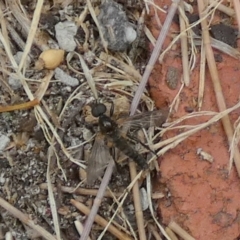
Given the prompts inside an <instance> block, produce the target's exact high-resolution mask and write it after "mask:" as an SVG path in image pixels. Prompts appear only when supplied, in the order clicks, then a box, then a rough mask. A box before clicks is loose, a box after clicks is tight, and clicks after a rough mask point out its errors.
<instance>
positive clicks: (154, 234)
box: [148, 223, 162, 240]
mask: <svg viewBox="0 0 240 240" xmlns="http://www.w3.org/2000/svg"><path fill="white" fill-rule="evenodd" d="M148 229H149V232H150V233H151V234H152V235H153V236H154V238H155V239H156V240H162V238H161V237H160V235H159V233H158V232H157V230H156V228H155V227H154V226H153V225H152V224H151V223H149V224H148Z"/></svg>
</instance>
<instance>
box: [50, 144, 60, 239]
mask: <svg viewBox="0 0 240 240" xmlns="http://www.w3.org/2000/svg"><path fill="white" fill-rule="evenodd" d="M53 157H54V155H53V149H52V148H51V146H50V147H49V148H48V153H47V158H48V167H47V185H48V197H49V203H50V208H51V213H52V219H53V225H54V230H55V233H56V237H57V239H58V240H61V234H60V226H59V220H58V212H57V206H56V201H55V199H54V194H53V187H52V184H51V182H52V181H51V177H50V172H51V169H50V166H51V165H52V164H51V161H52V158H53Z"/></svg>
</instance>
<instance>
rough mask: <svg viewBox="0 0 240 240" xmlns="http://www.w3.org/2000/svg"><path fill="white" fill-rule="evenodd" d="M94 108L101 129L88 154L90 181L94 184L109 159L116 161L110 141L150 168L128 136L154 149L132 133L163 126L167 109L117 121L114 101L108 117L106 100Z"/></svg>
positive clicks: (142, 167)
mask: <svg viewBox="0 0 240 240" xmlns="http://www.w3.org/2000/svg"><path fill="white" fill-rule="evenodd" d="M91 108H92V116H93V117H96V118H98V126H99V128H100V132H99V134H98V133H97V134H96V137H95V141H94V144H93V146H92V148H91V153H90V155H89V159H88V166H87V183H88V184H92V183H93V182H94V181H95V180H96V179H97V178H98V177H100V176H101V175H102V173H103V171H104V169H105V168H106V166H107V165H108V163H109V161H111V160H113V158H112V156H111V154H110V151H109V147H108V144H107V143H111V144H112V145H113V146H114V147H115V148H117V149H119V150H120V151H121V152H122V153H124V154H125V155H126V156H128V157H129V158H131V159H132V160H133V161H135V162H136V163H137V164H138V166H139V167H140V168H141V169H146V168H148V164H147V161H146V159H145V158H144V157H143V156H142V155H141V154H140V153H138V152H137V151H136V150H135V149H134V148H133V147H132V146H131V144H130V141H129V140H128V138H126V137H125V136H127V135H129V137H130V139H132V140H134V139H135V141H137V142H139V143H140V144H141V145H142V146H144V147H145V148H146V149H148V150H149V151H151V149H150V148H148V146H146V145H144V144H143V143H142V142H141V141H139V140H138V139H137V138H136V137H135V136H134V134H129V133H134V132H136V131H137V130H139V129H141V128H148V127H150V126H161V125H162V124H163V123H164V122H165V121H166V119H167V116H168V111H166V110H155V111H149V112H145V113H140V114H136V115H134V116H127V117H120V118H118V119H117V120H116V121H114V120H113V119H112V116H113V103H112V106H111V109H110V114H109V116H108V115H106V112H107V107H106V106H105V104H103V103H94V104H93V105H92V106H91ZM125 129H128V131H124V130H125ZM153 153H154V152H153Z"/></svg>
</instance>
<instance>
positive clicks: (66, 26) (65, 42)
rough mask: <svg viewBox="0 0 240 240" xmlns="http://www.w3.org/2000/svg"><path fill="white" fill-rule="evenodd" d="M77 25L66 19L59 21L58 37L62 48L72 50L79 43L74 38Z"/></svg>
mask: <svg viewBox="0 0 240 240" xmlns="http://www.w3.org/2000/svg"><path fill="white" fill-rule="evenodd" d="M77 29H78V28H77V26H76V25H75V23H74V22H70V21H66V22H59V23H58V24H56V25H55V31H56V39H57V41H58V44H59V46H60V48H61V49H63V50H65V51H67V52H71V51H73V50H74V49H75V48H76V46H77V44H76V42H75V40H74V36H75V35H76V33H77Z"/></svg>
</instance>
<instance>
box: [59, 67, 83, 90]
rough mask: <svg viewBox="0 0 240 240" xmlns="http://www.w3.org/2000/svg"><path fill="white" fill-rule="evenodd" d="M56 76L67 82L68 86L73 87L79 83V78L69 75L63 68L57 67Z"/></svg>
mask: <svg viewBox="0 0 240 240" xmlns="http://www.w3.org/2000/svg"><path fill="white" fill-rule="evenodd" d="M55 78H56V79H57V80H60V81H61V82H62V83H64V84H66V85H68V86H71V87H76V86H77V85H78V84H79V81H78V79H77V78H74V77H71V76H69V75H68V74H67V73H65V72H64V71H63V70H62V69H61V68H56V69H55Z"/></svg>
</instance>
